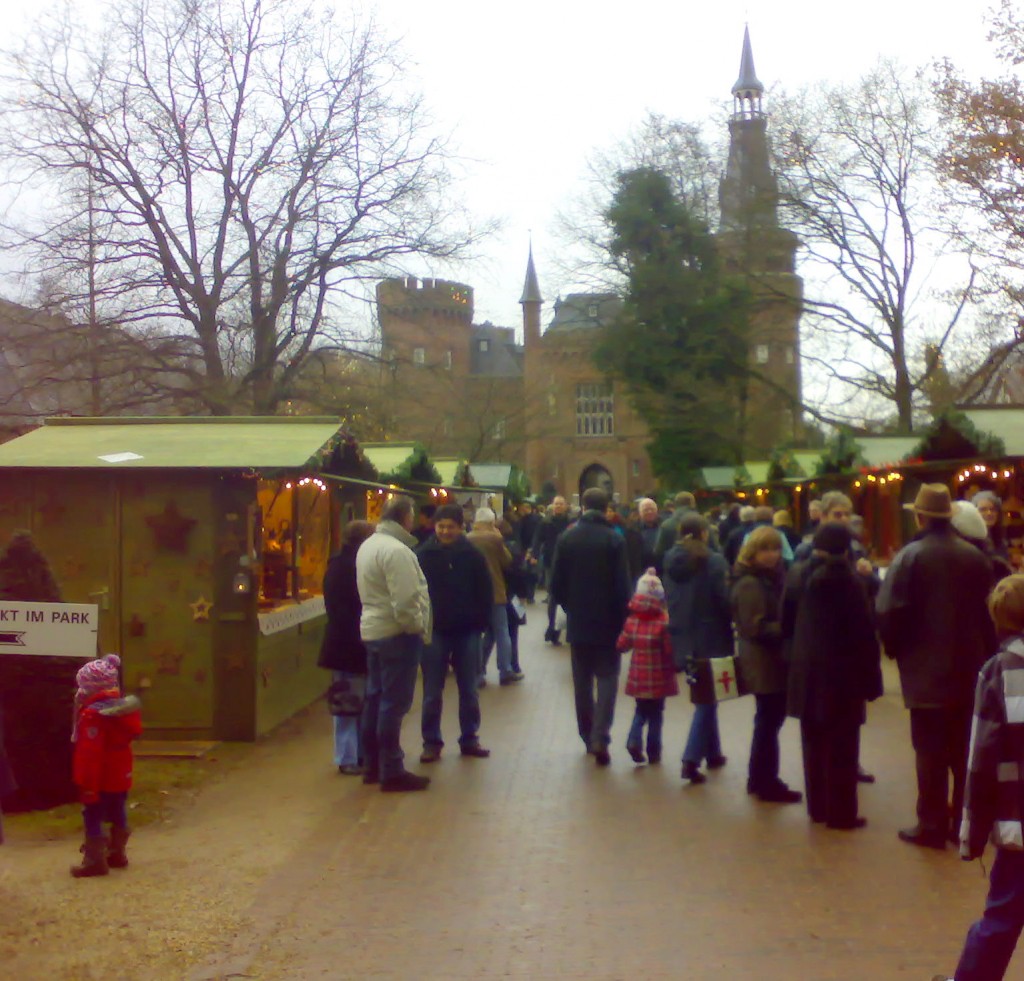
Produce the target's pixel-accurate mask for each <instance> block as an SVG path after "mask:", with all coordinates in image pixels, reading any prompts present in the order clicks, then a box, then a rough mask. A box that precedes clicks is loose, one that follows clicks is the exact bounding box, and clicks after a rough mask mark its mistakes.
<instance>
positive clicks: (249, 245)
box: [0, 0, 475, 414]
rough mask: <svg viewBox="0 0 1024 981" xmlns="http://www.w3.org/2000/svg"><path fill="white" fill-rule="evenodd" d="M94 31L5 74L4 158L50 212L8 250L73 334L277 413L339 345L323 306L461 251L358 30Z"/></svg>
mask: <svg viewBox="0 0 1024 981" xmlns="http://www.w3.org/2000/svg"><path fill="white" fill-rule="evenodd" d="M103 23H104V27H103V29H102V31H101V32H99V33H98V34H90V33H89V32H86V31H84V30H82V29H81V28H80V27H77V26H76V25H75V24H74V23H73V22H72V20H71V17H70V14H69V13H65V14H64V16H63V17H62V18H61V19H59V20H57V21H53V20H51V21H48V22H46V23H43V24H41V25H39V26H38V27H37V28H36V29H35V30H33V32H32V33H31V35H30V36H29V38H28V40H27V41H26V42H25V44H24V46H23V47H22V48H21V49H20V50H19V51H17V52H13V53H10V54H8V55H7V57H6V67H5V72H4V74H5V76H6V77H5V78H4V83H5V94H6V101H5V105H4V113H3V119H4V124H5V126H4V129H5V135H4V136H3V137H2V138H0V139H2V145H3V148H4V153H5V157H6V160H7V162H8V164H9V165H10V166H11V167H12V168H13V170H14V174H13V175H12V176H13V177H15V178H16V179H17V180H19V181H20V182H21V184H22V186H23V187H25V188H26V189H27V190H28V191H29V192H30V193H31V195H40V194H45V195H46V196H47V197H46V199H45V200H46V201H50V200H52V201H55V202H56V206H55V207H53V208H44V209H42V210H43V218H44V220H41V221H36V222H29V223H28V227H24V226H20V227H18V228H17V229H9V231H11V232H17V233H18V234H16V235H14V236H13V238H12V244H13V245H14V246H16V247H18V248H19V249H21V250H23V254H25V255H26V256H27V262H28V264H30V265H31V266H32V268H34V269H35V270H36V271H37V272H39V273H41V274H43V275H45V276H46V277H48V279H49V280H50V281H51V282H52V283H59V284H61V286H62V288H63V296H62V298H61V305H62V306H63V307H65V308H70V309H73V310H75V311H76V312H77V311H82V310H86V311H88V310H90V309H92V310H94V311H95V310H96V309H97V308H98V313H97V314H96V316H94V317H93V318H91V319H90V318H89V317H88V316H86V317H82V318H81V319H82V320H85V321H86V322H90V323H91V322H95V321H96V319H97V317H107V318H108V319H115V320H116V321H117V322H118V323H120V324H121V325H123V326H125V327H128V328H131V329H132V330H133V331H135V333H136V336H144V337H152V336H157V337H159V338H160V339H161V341H162V342H164V343H165V344H169V346H170V348H171V349H172V350H173V351H175V352H176V354H175V356H174V357H172V358H168V359H165V360H162V363H161V365H160V368H161V371H163V372H165V373H167V375H169V376H175V377H174V379H173V384H172V387H173V388H176V389H178V390H181V389H187V390H189V391H192V392H194V393H195V394H196V396H197V398H198V399H199V400H200V402H201V404H202V405H203V406H204V407H205V409H206V410H207V411H209V412H211V413H214V414H227V413H231V412H234V411H252V412H255V413H272V412H274V411H275V410H276V409H277V407H278V405H279V404H280V402H281V401H282V400H283V399H286V398H287V397H288V396H289V395H290V394H291V393H292V391H293V385H294V382H295V381H296V379H297V377H298V374H299V371H300V369H301V367H302V365H303V363H304V361H305V360H306V359H307V358H308V357H309V356H310V353H311V352H312V351H313V350H315V349H316V348H317V347H318V346H323V345H325V344H333V345H334V346H339V347H340V346H344V345H345V344H346V342H347V341H348V340H350V339H351V334H350V332H348V333H347V332H346V331H344V330H342V329H341V327H340V326H339V321H338V318H337V308H336V301H337V300H338V299H339V298H343V297H344V296H346V295H349V294H352V295H359V296H361V295H362V290H361V285H360V284H361V283H362V282H363V281H365V280H367V279H373V278H377V277H379V276H381V275H382V274H384V273H385V272H386V271H387V270H388V269H389V268H390V267H391V264H392V263H395V262H396V261H397V260H401V259H402V258H403V257H406V256H409V255H414V254H415V255H420V256H432V257H435V258H441V259H445V258H453V257H457V256H459V255H460V254H462V253H464V252H465V251H466V249H467V248H468V247H469V246H470V245H471V243H472V242H473V241H474V239H475V235H474V232H473V230H472V229H471V228H470V227H469V226H468V224H467V223H465V222H464V221H463V220H462V217H461V216H460V215H459V214H458V213H457V210H456V209H455V208H454V206H453V205H452V199H451V196H450V194H449V193H448V192H449V186H450V173H449V170H448V168H447V166H446V154H445V147H444V145H443V143H441V142H440V141H439V140H438V139H436V138H434V137H432V136H431V135H429V133H428V132H427V120H426V115H425V113H424V109H423V106H422V104H421V102H420V100H419V99H418V98H416V97H413V96H410V95H408V94H407V87H406V83H405V80H404V79H403V77H402V73H401V70H400V66H399V58H398V56H397V54H396V51H395V50H394V48H393V47H392V46H391V45H390V44H389V43H388V42H386V41H385V40H384V39H383V38H382V37H381V35H380V34H379V32H378V31H377V30H376V29H375V27H374V26H373V25H372V24H370V25H369V26H362V25H359V24H356V23H353V24H349V25H342V24H338V23H335V22H334V21H333V20H332V19H331V18H330V16H324V15H322V13H321V12H320V10H319V8H316V7H314V6H313V5H312V4H310V5H308V6H307V5H305V4H297V3H295V2H292V0H204V2H202V3H199V2H197V0H115V2H114V3H113V4H112V5H111V6H109V7H108V8H105V10H104V13H103ZM33 200H34V201H38V200H39V199H38V198H34V199H33ZM33 210H37V209H35V208H33ZM77 315H78V316H79V317H81V315H80V313H77Z"/></svg>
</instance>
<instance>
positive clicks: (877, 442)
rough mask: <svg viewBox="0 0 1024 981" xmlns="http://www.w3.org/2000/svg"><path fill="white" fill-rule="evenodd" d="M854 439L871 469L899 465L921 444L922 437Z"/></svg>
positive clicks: (869, 437) (867, 437)
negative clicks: (890, 464) (886, 465)
mask: <svg viewBox="0 0 1024 981" xmlns="http://www.w3.org/2000/svg"><path fill="white" fill-rule="evenodd" d="M854 439H855V440H856V441H857V445H858V446H859V447H860V450H861V454H862V455H863V457H864V462H865V463H867V465H868V466H869V467H882V466H885V464H887V463H899V462H900V461H901V460H903V458H904V457H906V456H909V455H910V453H911V452H912V451H913V450H914V448H915V447H916V446H917V444H918V443H920V442H921V437H920V436H855V437H854Z"/></svg>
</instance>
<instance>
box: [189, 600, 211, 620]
mask: <svg viewBox="0 0 1024 981" xmlns="http://www.w3.org/2000/svg"><path fill="white" fill-rule="evenodd" d="M189 606H191V607H192V619H193V620H209V619H210V610H212V609H213V604H212V603H211V602H210V601H209V600H208V599H207V598H206V597H205V596H203V595H202V594H200V596H199V599H197V600H196V601H195V602H194V603H189Z"/></svg>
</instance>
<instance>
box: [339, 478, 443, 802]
mask: <svg viewBox="0 0 1024 981" xmlns="http://www.w3.org/2000/svg"><path fill="white" fill-rule="evenodd" d="M412 526H413V502H412V500H411V499H410V498H408V497H396V498H394V499H393V500H392V501H390V502H389V503H388V505H387V507H386V508H385V509H384V513H383V515H381V519H380V523H379V524H378V525H377V530H376V532H374V534H372V535H371V536H370V537H369V538H368V539H367V540H366V541H365V542H363V544H362V545H361V546H360V547H359V552H358V554H357V555H356V585H357V587H358V589H359V599H360V600H361V602H362V604H363V613H362V618H361V619H360V622H359V632H360V635H361V636H362V638H363V643H364V644H365V645H366V654H367V679H366V702H365V704H364V706H363V719H362V735H363V759H364V762H365V766H366V772H365V774H364V776H363V783H377V782H378V781H379V782H380V789H381V790H383V791H385V792H392V791H405V790H425V789H426V787H427V784H429V783H430V778H429V777H421V776H419V775H418V774H415V773H410V772H409V771H408V770H406V769H405V765H404V763H403V761H404V760H405V754H404V753H403V752H402V745H401V733H402V719H403V718H405V715H406V713H407V712H408V711H409V709H410V708H411V707H412V698H413V693H414V692H415V690H416V676H417V674H418V672H419V666H420V654H421V652H422V650H423V644H424V642H425V641H427V640H429V639H430V632H431V611H430V594H429V593H428V592H427V581H426V579H424V578H423V572H422V570H421V569H420V564H419V562H418V561H417V559H416V556H415V554H414V553H413V551H412V549H413V547H414V546H415V545H416V539H415V538H414V537H413V536H412V534H411V533H410V532H411V531H412Z"/></svg>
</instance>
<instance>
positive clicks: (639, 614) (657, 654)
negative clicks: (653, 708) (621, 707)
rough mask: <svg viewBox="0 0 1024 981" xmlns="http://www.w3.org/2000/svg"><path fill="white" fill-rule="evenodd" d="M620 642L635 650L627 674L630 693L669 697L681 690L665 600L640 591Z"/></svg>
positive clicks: (620, 645) (631, 603)
mask: <svg viewBox="0 0 1024 981" xmlns="http://www.w3.org/2000/svg"><path fill="white" fill-rule="evenodd" d="M616 646H617V648H618V650H619V651H628V650H630V649H632V651H633V657H632V659H631V660H630V662H629V675H628V676H627V678H626V694H627V695H632V696H633V698H665V697H667V696H669V695H678V694H679V682H678V681H677V680H676V669H675V665H674V664H673V662H672V643H671V641H670V639H669V636H668V613H667V612H666V610H665V604H664V603H663V602H661V601H660V600H656V599H655V598H654V597H653V596H643V595H641V594H639V593H637V594H636V595H635V596H634V597H633V598H632V599H631V600H630V601H629V617H628V618H627V619H626V625H625V626H624V627H623V628H622V633H621V634H619V642H618V644H617V645H616Z"/></svg>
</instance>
